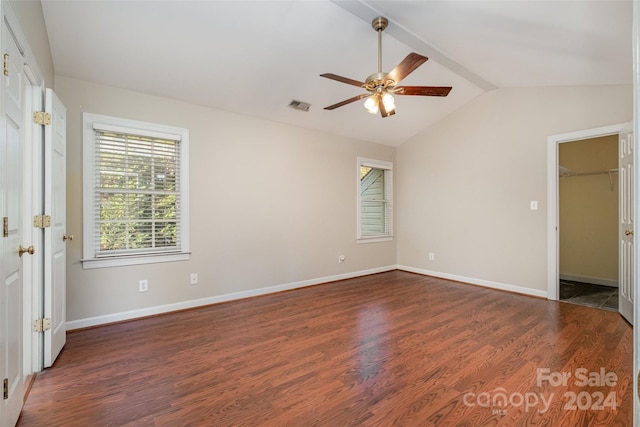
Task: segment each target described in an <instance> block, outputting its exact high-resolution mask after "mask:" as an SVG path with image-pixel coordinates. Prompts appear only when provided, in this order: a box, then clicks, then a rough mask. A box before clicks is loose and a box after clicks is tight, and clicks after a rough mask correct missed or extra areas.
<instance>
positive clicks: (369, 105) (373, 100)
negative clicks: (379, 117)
mask: <svg viewBox="0 0 640 427" xmlns="http://www.w3.org/2000/svg"><path fill="white" fill-rule="evenodd" d="M383 102H384V101H383ZM364 108H366V109H367V111H368V112H369V113H371V114H378V112H379V111H380V109H379V108H378V94H377V93H374V94H373V95H371V96H368V97H367V99H365V100H364Z"/></svg>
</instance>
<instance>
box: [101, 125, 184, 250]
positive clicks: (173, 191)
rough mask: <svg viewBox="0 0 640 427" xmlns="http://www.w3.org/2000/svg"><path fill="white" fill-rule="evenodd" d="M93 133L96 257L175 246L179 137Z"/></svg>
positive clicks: (113, 131)
mask: <svg viewBox="0 0 640 427" xmlns="http://www.w3.org/2000/svg"><path fill="white" fill-rule="evenodd" d="M94 132H95V172H96V173H95V175H94V176H95V180H96V182H95V186H94V188H95V198H94V203H95V206H94V215H95V230H94V232H95V239H94V242H96V248H95V253H96V257H105V256H114V255H118V256H121V255H128V254H131V255H134V254H135V255H140V254H145V253H149V254H153V253H157V252H168V251H173V250H175V251H179V250H180V249H181V248H180V247H179V242H180V241H181V239H180V233H181V230H180V191H179V190H180V141H179V138H177V139H176V138H167V137H161V136H165V135H157V134H156V135H136V134H129V133H124V132H119V131H118V129H104V128H102V129H97V128H94Z"/></svg>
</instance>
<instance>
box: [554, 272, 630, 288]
mask: <svg viewBox="0 0 640 427" xmlns="http://www.w3.org/2000/svg"><path fill="white" fill-rule="evenodd" d="M560 279H561V280H570V281H572V282H582V283H591V284H593V285H602V286H609V287H612V288H617V287H618V281H617V280H611V279H603V278H600V277H589V276H579V275H576V274H560Z"/></svg>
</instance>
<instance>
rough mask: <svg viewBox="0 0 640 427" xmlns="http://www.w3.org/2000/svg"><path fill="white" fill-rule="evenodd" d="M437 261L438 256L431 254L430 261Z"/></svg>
mask: <svg viewBox="0 0 640 427" xmlns="http://www.w3.org/2000/svg"><path fill="white" fill-rule="evenodd" d="M435 259H436V254H434V253H433V252H429V261H434V260H435Z"/></svg>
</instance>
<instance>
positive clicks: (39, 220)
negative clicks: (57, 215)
mask: <svg viewBox="0 0 640 427" xmlns="http://www.w3.org/2000/svg"><path fill="white" fill-rule="evenodd" d="M33 226H34V227H35V228H47V227H50V226H51V217H50V216H49V215H36V216H34V217H33Z"/></svg>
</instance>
